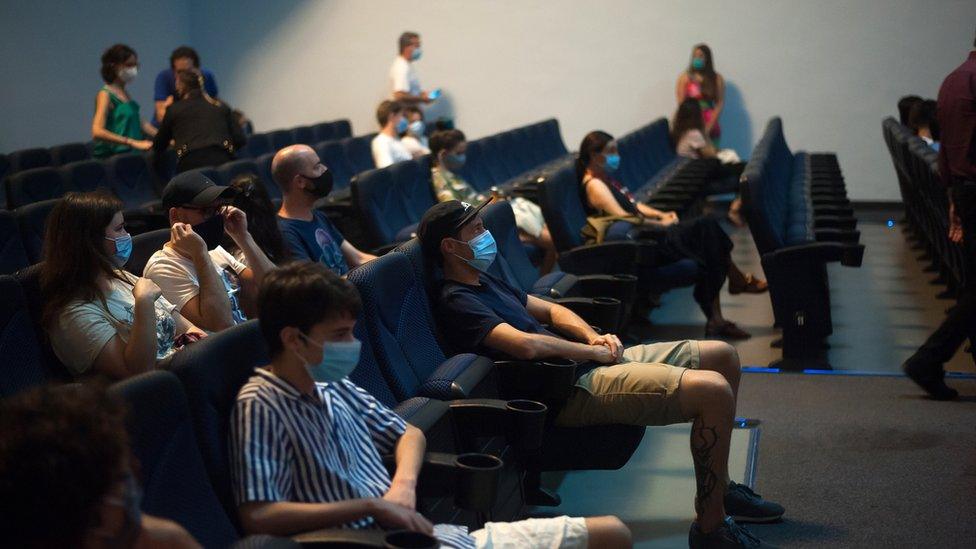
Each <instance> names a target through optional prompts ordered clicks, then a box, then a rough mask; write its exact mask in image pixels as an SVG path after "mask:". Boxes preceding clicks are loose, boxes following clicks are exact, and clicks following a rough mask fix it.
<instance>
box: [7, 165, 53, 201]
mask: <svg viewBox="0 0 976 549" xmlns="http://www.w3.org/2000/svg"><path fill="white" fill-rule="evenodd" d="M5 186H6V188H7V207H9V208H19V207H20V206H24V205H26V204H33V203H34V202H40V201H41V200H50V199H52V198H59V197H61V196H63V195H64V193H65V185H64V181H63V180H62V179H61V174H60V173H58V170H57V169H55V168H51V167H44V168H31V169H29V170H22V171H19V172H17V173H14V174H11V175H10V176H9V177H7V179H6V181H5Z"/></svg>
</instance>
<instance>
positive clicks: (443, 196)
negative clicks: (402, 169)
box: [430, 130, 556, 275]
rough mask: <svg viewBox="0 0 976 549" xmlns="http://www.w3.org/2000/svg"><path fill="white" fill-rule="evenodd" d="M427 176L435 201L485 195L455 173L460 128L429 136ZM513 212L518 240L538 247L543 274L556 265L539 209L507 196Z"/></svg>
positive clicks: (460, 158)
mask: <svg viewBox="0 0 976 549" xmlns="http://www.w3.org/2000/svg"><path fill="white" fill-rule="evenodd" d="M430 142H431V145H430V146H431V157H430V165H431V169H430V175H431V184H432V185H433V186H434V194H435V195H436V196H437V200H439V201H440V202H445V201H448V200H461V201H463V202H481V201H483V200H484V199H485V198H486V197H485V196H483V195H481V194H479V193H478V191H476V190H474V187H472V186H471V185H470V184H469V183H468V182H467V181H465V180H464V178H463V177H461V176H460V175H459V174H458V173H457V172H458V171H459V170H461V169H462V168H464V163H465V161H466V153H467V150H468V142H467V140H466V139H465V137H464V133H463V132H462V131H461V130H440V131H437V132H434V135H432V136H431V139H430ZM509 202H510V204H511V205H512V212H513V213H514V214H515V225H516V226H517V227H518V231H519V239H520V240H522V241H524V242H528V243H530V244H533V245H535V246H537V247H539V248H541V249H542V250H543V252H544V254H545V255H544V256H543V258H542V264H541V265H540V266H539V274H543V275H544V274H547V273H549V272H550V271H552V269H553V267H555V265H556V245H555V244H554V243H553V241H552V235H551V234H549V227H547V226H546V220H545V218H544V217H543V216H542V209H540V208H539V206H538V205H536V204H535V203H534V202H532V201H530V200H527V199H525V198H522V197H514V198H511V199H509Z"/></svg>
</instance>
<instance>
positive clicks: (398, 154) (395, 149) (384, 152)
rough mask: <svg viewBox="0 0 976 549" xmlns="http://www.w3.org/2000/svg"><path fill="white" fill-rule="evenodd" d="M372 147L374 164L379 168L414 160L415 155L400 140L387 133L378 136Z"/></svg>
mask: <svg viewBox="0 0 976 549" xmlns="http://www.w3.org/2000/svg"><path fill="white" fill-rule="evenodd" d="M370 147H371V148H372V151H373V162H374V163H375V164H376V167H377V168H385V167H387V166H389V165H391V164H396V163H397V162H404V161H406V160H412V159H413V155H411V154H410V152H409V151H408V150H407V149H406V147H404V146H403V143H401V142H400V140H399V139H394V138H392V137H390V136H389V135H386V134H385V133H378V134H376V137H374V138H373V142H372V143H371V144H370Z"/></svg>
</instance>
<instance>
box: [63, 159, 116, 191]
mask: <svg viewBox="0 0 976 549" xmlns="http://www.w3.org/2000/svg"><path fill="white" fill-rule="evenodd" d="M58 172H60V173H61V179H62V180H64V184H65V188H66V189H68V190H71V191H78V192H89V191H94V190H97V189H109V190H110V189H111V188H112V185H111V182H110V181H109V178H108V173H107V172H106V171H105V163H103V162H101V161H100V160H81V161H78V162H72V163H70V164H65V165H64V166H61V167H60V168H58Z"/></svg>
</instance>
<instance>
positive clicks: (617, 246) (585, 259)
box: [559, 241, 638, 275]
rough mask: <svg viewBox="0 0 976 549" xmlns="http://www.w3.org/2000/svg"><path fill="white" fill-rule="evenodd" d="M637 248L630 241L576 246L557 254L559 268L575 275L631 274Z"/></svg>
mask: <svg viewBox="0 0 976 549" xmlns="http://www.w3.org/2000/svg"><path fill="white" fill-rule="evenodd" d="M637 248H638V247H637V244H636V243H634V242H630V241H619V242H603V243H602V244H593V245H589V246H577V247H576V248H572V249H569V250H565V251H562V252H560V253H559V266H560V267H561V268H562V269H563V270H564V271H566V272H567V273H573V274H575V275H587V274H606V273H608V272H609V273H625V274H632V273H633V271H634V263H635V260H636V258H637Z"/></svg>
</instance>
